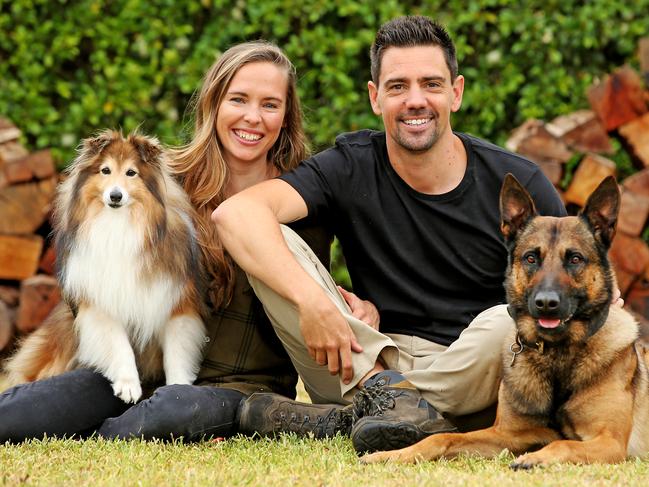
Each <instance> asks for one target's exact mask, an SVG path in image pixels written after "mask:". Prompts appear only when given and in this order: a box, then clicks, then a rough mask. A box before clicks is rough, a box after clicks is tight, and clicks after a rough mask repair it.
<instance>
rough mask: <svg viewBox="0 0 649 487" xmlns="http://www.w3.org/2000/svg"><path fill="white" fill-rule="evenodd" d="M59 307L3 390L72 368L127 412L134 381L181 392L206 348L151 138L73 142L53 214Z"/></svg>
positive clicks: (193, 264) (179, 208) (111, 136)
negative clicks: (107, 388) (97, 382)
mask: <svg viewBox="0 0 649 487" xmlns="http://www.w3.org/2000/svg"><path fill="white" fill-rule="evenodd" d="M53 226H54V235H55V240H56V249H57V267H58V277H59V282H60V285H61V289H62V295H63V297H64V300H65V302H64V303H62V304H61V305H60V306H59V307H58V308H56V309H55V311H54V312H53V313H52V314H51V315H50V316H49V317H48V319H47V320H46V322H44V323H43V325H41V327H40V328H39V329H38V330H37V331H35V332H34V333H33V334H31V335H30V336H28V337H27V338H26V339H25V340H24V341H23V342H22V344H21V346H20V348H19V350H18V352H17V353H16V355H14V357H12V358H11V359H10V360H9V362H8V363H7V365H6V369H7V371H8V372H9V380H10V382H11V383H12V384H16V383H20V382H28V381H33V380H37V379H42V378H46V377H50V376H52V375H56V374H60V373H62V372H65V371H66V370H70V369H73V368H76V367H79V366H83V367H91V368H94V369H96V370H97V371H99V372H101V373H102V374H103V375H104V376H105V377H106V378H107V379H109V380H110V381H111V383H112V385H113V390H114V392H115V395H117V396H118V397H120V398H121V399H122V400H124V401H125V402H136V401H137V400H138V399H139V398H140V396H141V395H142V389H141V384H140V379H145V380H157V379H159V378H162V372H163V371H164V376H165V378H166V383H167V384H191V383H192V382H193V381H194V380H195V378H196V375H197V373H198V368H199V366H200V363H201V360H202V348H203V345H204V343H205V327H204V325H203V321H202V319H201V306H202V305H201V293H202V291H201V289H202V288H203V285H202V279H201V276H202V272H201V265H200V252H199V249H198V244H197V242H196V235H195V231H194V226H193V209H192V206H191V204H190V202H189V199H188V198H187V195H186V194H185V192H184V191H183V190H182V188H181V187H180V185H179V184H178V183H177V182H176V181H175V180H174V179H173V177H172V176H171V174H170V173H169V170H168V164H167V160H166V155H165V151H164V149H163V148H162V146H161V145H160V143H159V142H158V141H157V140H156V139H154V138H151V137H145V136H143V135H138V134H131V135H129V136H128V137H123V136H122V135H121V134H120V133H118V132H115V131H104V132H102V133H100V134H99V135H97V136H96V137H92V138H89V139H86V140H84V141H83V143H82V145H81V149H80V151H79V155H78V157H77V158H76V159H75V161H74V162H73V163H72V164H71V165H70V167H69V168H68V174H67V179H66V180H65V181H64V182H63V183H62V184H60V185H59V188H58V192H57V196H56V201H55V211H54V225H53Z"/></svg>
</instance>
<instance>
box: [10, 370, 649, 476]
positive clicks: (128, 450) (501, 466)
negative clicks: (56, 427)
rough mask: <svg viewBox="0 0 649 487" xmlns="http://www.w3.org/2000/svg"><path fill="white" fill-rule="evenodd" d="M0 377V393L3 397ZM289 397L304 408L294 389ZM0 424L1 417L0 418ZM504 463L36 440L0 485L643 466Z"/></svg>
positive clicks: (241, 444)
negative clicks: (394, 461) (372, 460)
mask: <svg viewBox="0 0 649 487" xmlns="http://www.w3.org/2000/svg"><path fill="white" fill-rule="evenodd" d="M2 386H3V384H2V380H1V378H0V391H1V390H2V389H3V387H2ZM298 396H299V397H300V399H302V400H308V396H306V394H305V392H304V390H303V389H302V388H301V387H300V388H298ZM0 421H2V418H1V417H0ZM512 459H513V457H512V456H511V455H510V454H509V453H507V452H503V453H502V454H501V455H500V457H499V458H497V459H493V460H486V459H478V458H470V457H466V458H460V459H457V460H453V461H440V462H435V463H421V464H418V465H407V466H404V465H390V464H387V465H361V464H359V463H358V459H357V456H356V454H355V453H354V450H353V448H352V445H351V442H350V440H349V439H347V438H342V437H336V438H333V439H330V440H325V441H317V440H311V439H297V438H296V437H295V436H291V435H286V436H282V437H280V438H279V439H276V440H269V439H251V438H244V437H235V438H233V439H230V440H226V441H211V442H204V443H197V444H187V445H185V444H183V443H182V442H176V443H161V442H142V441H138V440H136V441H104V440H86V441H75V440H43V441H36V440H35V441H31V442H27V443H23V444H20V445H9V444H6V445H0V485H1V486H4V485H43V486H55V485H74V486H77V485H79V486H84V485H92V486H95V485H105V486H111V487H112V486H132V485H142V486H148V485H151V486H166V485H201V486H202V485H227V486H230V485H245V486H255V485H259V486H282V487H287V486H293V485H304V486H355V485H362V486H365V485H367V486H372V487H374V486H377V487H378V486H399V487H409V486H415V485H443V486H452V485H468V486H496V487H504V486H508V485H512V486H520V485H524V486H528V485H529V486H548V485H561V486H583V485H588V486H591V485H592V486H598V485H602V486H608V485H620V486H622V485H623V486H636V485H637V486H643V487H645V486H647V485H649V459H647V460H643V461H641V460H630V461H627V462H625V463H623V464H620V465H589V466H575V465H556V466H552V467H549V468H545V469H536V470H534V471H530V472H514V471H512V470H510V469H509V468H508V464H509V462H510V461H511V460H512Z"/></svg>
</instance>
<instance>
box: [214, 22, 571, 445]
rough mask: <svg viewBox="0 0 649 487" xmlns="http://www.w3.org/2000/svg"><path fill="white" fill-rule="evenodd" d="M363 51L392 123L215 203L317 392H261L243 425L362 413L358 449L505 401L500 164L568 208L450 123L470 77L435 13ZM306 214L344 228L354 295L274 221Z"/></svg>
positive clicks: (390, 29) (291, 426) (378, 100)
mask: <svg viewBox="0 0 649 487" xmlns="http://www.w3.org/2000/svg"><path fill="white" fill-rule="evenodd" d="M370 55H371V63H372V81H370V82H369V83H368V90H369V97H370V103H371V105H372V110H373V111H374V113H375V114H376V115H380V116H381V117H382V119H383V123H384V126H385V133H383V132H374V131H368V130H364V131H360V132H356V133H351V134H344V135H342V136H340V137H338V138H337V140H336V145H335V147H333V148H331V149H328V150H326V151H324V152H322V153H320V154H317V155H316V156H314V157H312V158H311V159H309V160H307V161H305V162H304V163H303V164H301V165H300V166H299V167H298V168H297V169H296V170H295V171H294V172H292V173H289V174H287V175H284V176H282V177H280V178H279V179H275V180H271V181H267V182H264V183H262V184H260V185H257V186H254V187H252V188H250V189H248V190H246V191H243V192H241V193H239V194H237V195H236V196H234V197H233V198H231V199H229V200H228V201H226V202H225V203H223V204H222V205H221V206H220V207H219V208H218V209H217V210H216V211H215V212H214V214H213V220H214V222H215V223H216V225H217V229H218V232H219V235H220V236H221V238H222V241H223V243H224V245H225V247H226V248H227V250H228V251H229V252H230V254H231V255H232V257H233V258H234V259H235V260H236V261H237V262H238V263H239V265H240V266H241V267H242V268H243V269H244V270H245V271H246V272H247V273H248V275H249V279H250V281H251V285H252V287H253V289H254V290H255V293H256V294H257V296H258V297H259V298H260V300H261V301H262V303H263V304H264V307H265V309H266V312H267V314H268V315H269V317H270V319H271V322H272V323H273V326H274V328H275V331H276V333H277V334H278V336H279V338H280V339H281V341H282V343H283V345H284V347H285V348H286V349H287V351H288V353H289V355H290V356H291V359H292V361H293V363H294V365H295V366H296V368H297V370H298V372H299V374H300V376H301V377H302V380H303V382H304V384H305V387H306V390H307V392H308V393H309V395H310V396H311V399H312V401H313V402H314V403H316V404H314V405H308V404H300V403H298V402H295V401H290V400H288V399H283V398H281V396H276V395H253V396H251V398H250V399H248V400H247V402H246V403H245V404H244V405H243V409H242V413H241V427H242V430H246V429H248V430H256V431H259V432H261V433H265V434H267V433H273V432H279V431H295V432H297V433H307V432H308V431H312V432H313V433H315V435H316V436H323V435H325V434H332V433H333V432H335V431H341V432H343V433H348V432H350V431H349V430H350V426H351V425H352V423H353V427H351V437H352V442H353V444H354V447H355V448H356V450H357V451H359V452H366V451H373V450H387V449H393V448H399V447H403V446H406V445H409V444H411V443H414V442H415V441H418V440H420V439H422V438H423V437H425V436H427V435H429V434H433V433H438V432H441V431H452V430H454V429H455V427H456V425H457V423H458V421H457V419H456V418H457V417H458V416H462V415H467V414H470V413H475V412H477V411H481V410H483V409H485V408H487V407H488V406H490V405H492V404H493V403H494V402H495V401H496V397H497V389H498V381H499V378H500V371H501V358H500V353H501V347H502V341H503V339H504V336H505V335H506V334H507V333H508V331H509V330H510V329H511V327H512V326H513V322H512V320H511V318H510V317H509V316H508V314H507V310H506V306H505V305H504V304H502V303H504V299H505V297H504V290H503V287H502V281H503V274H504V270H505V266H506V259H507V257H506V250H505V247H504V245H503V241H502V237H501V234H500V230H499V222H500V212H499V207H498V205H499V203H498V198H499V191H500V186H501V183H502V180H503V178H504V176H505V174H507V173H513V174H514V175H515V176H516V177H517V179H518V180H519V181H521V183H522V184H523V185H524V186H525V187H526V188H527V189H528V190H529V191H530V193H531V194H532V196H533V197H534V199H535V202H536V205H537V209H538V210H539V211H540V212H541V213H542V214H547V215H555V216H559V215H564V214H565V208H564V207H563V204H562V203H561V201H560V199H559V197H558V195H557V193H556V191H555V190H554V188H553V186H552V184H551V183H550V182H549V181H548V180H547V179H546V178H545V177H544V176H543V174H542V172H541V171H540V170H539V168H538V167H537V166H535V165H534V164H532V163H530V162H529V161H527V160H525V159H523V158H521V157H519V156H516V155H514V154H511V153H508V152H506V151H505V150H503V149H501V148H499V147H496V146H494V145H491V144H489V143H487V142H484V141H482V140H479V139H477V138H474V137H471V136H468V135H466V134H461V133H455V132H453V130H452V129H451V123H450V116H451V113H453V112H456V111H457V110H459V108H460V105H461V102H462V93H463V89H464V78H463V77H462V76H461V75H458V72H457V60H456V57H455V48H454V46H453V43H452V41H451V39H450V38H449V36H448V34H447V33H446V31H445V30H444V29H443V28H442V27H441V26H439V25H438V24H436V23H434V22H433V21H431V20H430V19H428V18H426V17H402V18H397V19H395V20H392V21H390V22H388V23H386V24H385V25H383V26H382V27H381V29H380V30H379V32H378V33H377V35H376V39H375V41H374V44H373V45H372V49H371V52H370ZM307 215H308V216H309V217H313V218H316V219H319V220H320V221H322V222H325V223H326V224H327V225H328V226H329V227H330V228H331V229H332V230H333V231H334V232H335V234H336V235H337V236H338V238H339V240H340V242H341V244H342V248H343V251H344V254H345V258H346V261H347V264H348V269H349V272H350V276H351V278H352V282H353V285H354V291H355V292H354V293H348V292H345V291H342V294H341V293H340V292H338V290H337V289H336V286H335V284H333V281H332V280H331V277H330V276H329V274H328V273H327V271H326V269H324V268H323V267H322V266H321V265H320V264H319V263H318V262H317V259H316V258H315V257H314V256H313V255H312V253H311V252H310V251H309V249H308V247H307V246H306V245H305V244H304V243H303V242H301V241H300V240H299V237H296V236H295V235H294V234H293V232H291V231H290V230H289V229H287V228H285V227H280V225H279V224H280V223H289V222H292V221H295V220H299V219H301V218H304V217H306V216H307ZM350 401H352V402H353V405H351V406H347V407H345V408H341V406H340V405H343V404H348V403H350ZM318 403H320V404H318ZM322 403H333V404H337V405H338V406H334V405H323V404H322ZM449 418H453V421H454V422H451V421H449Z"/></svg>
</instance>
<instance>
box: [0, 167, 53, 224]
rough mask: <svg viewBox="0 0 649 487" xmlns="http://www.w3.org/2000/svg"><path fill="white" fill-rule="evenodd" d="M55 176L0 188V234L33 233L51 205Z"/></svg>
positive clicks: (43, 219)
mask: <svg viewBox="0 0 649 487" xmlns="http://www.w3.org/2000/svg"><path fill="white" fill-rule="evenodd" d="M56 183H57V178H56V177H52V178H48V179H44V180H42V181H34V182H32V183H25V184H16V185H14V186H9V187H6V188H3V189H0V215H1V216H2V217H1V218H0V234H2V233H4V234H13V235H24V234H29V233H34V232H35V231H36V230H37V229H38V228H39V227H40V226H41V225H42V224H43V222H44V221H45V218H46V217H47V215H48V214H49V212H50V210H51V207H52V199H53V197H54V192H55V189H56Z"/></svg>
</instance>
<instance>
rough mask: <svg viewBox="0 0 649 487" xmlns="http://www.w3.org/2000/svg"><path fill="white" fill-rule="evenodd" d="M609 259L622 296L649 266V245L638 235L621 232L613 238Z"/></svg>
mask: <svg viewBox="0 0 649 487" xmlns="http://www.w3.org/2000/svg"><path fill="white" fill-rule="evenodd" d="M608 255H609V259H610V260H611V263H612V264H613V267H614V268H615V273H616V275H617V281H618V286H619V287H620V291H622V296H626V293H627V292H628V290H629V289H630V287H631V285H632V284H633V283H634V282H635V281H636V280H637V279H638V278H639V277H640V276H641V275H642V274H643V273H644V272H645V271H646V269H647V268H648V267H649V247H647V244H646V243H645V242H644V240H642V239H641V238H638V237H631V236H629V235H625V234H624V233H621V232H619V233H618V234H617V235H616V236H615V238H614V239H613V244H612V245H611V250H610V251H609V253H608Z"/></svg>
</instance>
